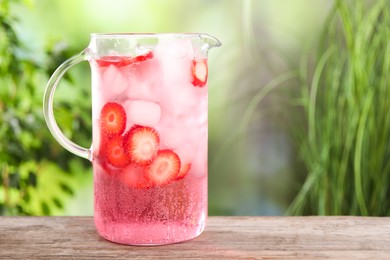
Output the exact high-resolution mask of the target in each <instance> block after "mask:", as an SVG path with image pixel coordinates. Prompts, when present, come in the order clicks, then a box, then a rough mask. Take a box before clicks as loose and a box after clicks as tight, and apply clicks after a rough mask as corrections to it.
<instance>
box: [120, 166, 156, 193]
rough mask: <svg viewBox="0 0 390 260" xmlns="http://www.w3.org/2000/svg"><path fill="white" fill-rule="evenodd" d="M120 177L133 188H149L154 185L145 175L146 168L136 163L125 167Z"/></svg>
mask: <svg viewBox="0 0 390 260" xmlns="http://www.w3.org/2000/svg"><path fill="white" fill-rule="evenodd" d="M120 178H121V179H122V181H123V182H124V183H126V184H127V185H128V186H129V187H132V188H136V189H147V188H151V187H152V184H151V182H150V181H149V180H148V179H146V177H145V174H144V168H143V167H140V166H137V165H135V164H130V165H129V166H127V167H126V168H125V169H123V171H122V173H121V177H120Z"/></svg>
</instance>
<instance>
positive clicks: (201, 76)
mask: <svg viewBox="0 0 390 260" xmlns="http://www.w3.org/2000/svg"><path fill="white" fill-rule="evenodd" d="M191 71H192V85H194V86H195V87H200V88H202V87H204V86H205V85H206V82H207V76H208V72H207V71H208V66H207V60H206V59H203V60H193V61H192V68H191Z"/></svg>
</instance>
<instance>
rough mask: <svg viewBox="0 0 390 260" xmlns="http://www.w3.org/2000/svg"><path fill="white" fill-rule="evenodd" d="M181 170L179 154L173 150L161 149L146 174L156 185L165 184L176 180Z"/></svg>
mask: <svg viewBox="0 0 390 260" xmlns="http://www.w3.org/2000/svg"><path fill="white" fill-rule="evenodd" d="M179 171H180V158H179V156H178V155H177V154H176V153H174V152H173V151H171V150H161V151H158V153H157V157H156V158H155V159H154V160H153V162H152V163H151V164H150V165H149V167H148V168H147V169H146V171H145V176H146V178H147V179H148V180H149V181H150V182H151V183H152V184H153V185H154V186H163V185H166V184H168V183H170V182H172V181H174V180H175V179H176V178H177V175H178V174H179Z"/></svg>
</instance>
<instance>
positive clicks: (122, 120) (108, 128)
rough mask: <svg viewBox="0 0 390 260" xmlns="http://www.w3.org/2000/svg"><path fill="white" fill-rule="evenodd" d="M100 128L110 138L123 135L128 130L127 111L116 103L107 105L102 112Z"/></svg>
mask: <svg viewBox="0 0 390 260" xmlns="http://www.w3.org/2000/svg"><path fill="white" fill-rule="evenodd" d="M100 127H101V131H102V133H103V135H106V136H108V137H111V136H116V135H121V134H122V133H123V132H124V131H125V128H126V112H125V109H124V108H123V107H122V106H121V105H119V104H118V103H115V102H108V103H106V104H105V105H104V106H103V108H102V111H101V112H100Z"/></svg>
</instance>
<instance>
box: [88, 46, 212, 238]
mask: <svg viewBox="0 0 390 260" xmlns="http://www.w3.org/2000/svg"><path fill="white" fill-rule="evenodd" d="M91 67H92V85H93V88H92V93H93V100H94V106H93V112H92V114H93V124H94V126H93V147H92V153H93V159H92V163H93V169H94V185H95V186H94V188H95V214H94V218H95V224H96V227H97V230H98V232H99V234H100V235H101V236H103V237H104V238H106V239H107V240H110V241H114V242H117V243H123V244H133V245H153V244H154V245H158V244H168V243H175V242H180V241H185V240H189V239H192V238H194V237H196V236H198V235H199V234H200V233H201V232H202V231H203V229H204V228H205V225H206V219H207V120H208V119H207V91H208V90H207V76H208V74H207V56H206V55H205V54H202V53H197V51H196V48H194V47H193V43H192V41H191V39H186V38H183V39H181V38H175V39H164V40H161V41H160V42H159V43H158V44H157V45H155V46H153V47H151V48H145V46H144V47H143V48H140V49H139V50H137V53H132V54H129V55H127V54H126V55H123V54H121V55H115V54H114V55H106V56H100V57H98V58H96V59H95V60H92V61H91Z"/></svg>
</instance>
